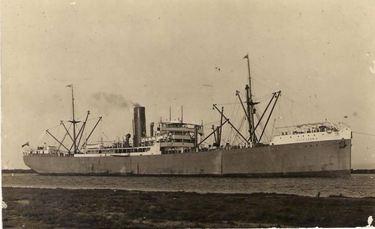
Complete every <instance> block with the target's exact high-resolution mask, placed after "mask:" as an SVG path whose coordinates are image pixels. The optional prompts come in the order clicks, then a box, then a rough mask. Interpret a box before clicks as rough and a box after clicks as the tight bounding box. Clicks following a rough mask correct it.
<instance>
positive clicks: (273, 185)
mask: <svg viewBox="0 0 375 229" xmlns="http://www.w3.org/2000/svg"><path fill="white" fill-rule="evenodd" d="M2 178H3V181H2V182H3V184H2V185H3V187H28V188H66V189H122V190H139V191H185V192H199V193H207V192H210V193H212V192H215V193H254V192H273V193H284V194H297V195H304V196H316V195H317V193H319V192H320V196H329V195H340V194H342V195H344V196H347V197H375V174H366V175H362V174H354V175H352V176H351V178H347V179H343V178H218V177H120V176H117V177H113V176H45V175H37V174H31V173H30V174H3V177H2Z"/></svg>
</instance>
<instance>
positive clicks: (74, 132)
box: [67, 84, 78, 153]
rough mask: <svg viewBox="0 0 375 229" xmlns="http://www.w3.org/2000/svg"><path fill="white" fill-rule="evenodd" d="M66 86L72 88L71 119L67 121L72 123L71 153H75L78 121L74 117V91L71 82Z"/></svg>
mask: <svg viewBox="0 0 375 229" xmlns="http://www.w3.org/2000/svg"><path fill="white" fill-rule="evenodd" d="M67 87H70V88H71V89H72V120H70V121H69V122H71V123H73V153H77V144H76V140H77V136H76V124H77V123H78V121H76V120H75V117H74V91H73V84H69V85H67Z"/></svg>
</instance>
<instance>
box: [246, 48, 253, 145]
mask: <svg viewBox="0 0 375 229" xmlns="http://www.w3.org/2000/svg"><path fill="white" fill-rule="evenodd" d="M244 59H247V70H248V74H249V83H248V84H246V87H245V90H246V105H247V106H246V108H247V122H248V126H249V135H250V142H251V147H252V146H254V145H255V143H256V136H255V131H254V110H255V109H254V105H255V103H254V102H253V95H252V92H251V72H250V60H249V54H247V55H246V56H245V57H244Z"/></svg>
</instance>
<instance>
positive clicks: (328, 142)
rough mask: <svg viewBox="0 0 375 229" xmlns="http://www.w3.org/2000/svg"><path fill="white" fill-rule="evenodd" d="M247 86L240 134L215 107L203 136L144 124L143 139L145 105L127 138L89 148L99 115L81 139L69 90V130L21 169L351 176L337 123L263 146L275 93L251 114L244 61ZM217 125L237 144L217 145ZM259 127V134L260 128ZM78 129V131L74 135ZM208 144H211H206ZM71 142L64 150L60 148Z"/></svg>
mask: <svg viewBox="0 0 375 229" xmlns="http://www.w3.org/2000/svg"><path fill="white" fill-rule="evenodd" d="M244 58H245V59H247V68H248V84H246V87H245V94H246V100H245V101H243V100H242V98H241V95H240V92H239V91H237V92H236V96H237V97H238V100H239V103H240V104H241V107H242V109H243V112H244V116H245V118H246V121H247V126H248V131H247V133H246V134H243V133H242V132H241V131H240V130H239V129H238V128H236V126H235V125H234V124H233V123H232V122H231V120H230V119H229V117H228V116H227V115H226V114H225V113H224V108H223V107H221V109H220V108H219V107H218V105H217V104H214V105H213V109H214V110H216V111H217V112H218V114H219V115H220V122H219V124H218V126H216V127H215V126H213V127H212V131H211V132H210V133H209V134H207V135H205V133H204V131H203V124H199V123H188V122H184V120H183V116H181V118H180V120H178V121H172V120H171V118H170V120H168V121H160V122H158V123H154V122H151V123H150V130H149V134H148V135H147V134H146V112H145V110H146V109H145V107H143V106H135V107H134V113H133V115H134V117H133V136H131V134H127V135H126V136H124V138H123V139H122V140H117V141H113V142H111V143H104V142H99V143H91V142H90V137H91V136H92V133H93V132H94V131H95V128H96V127H97V125H98V123H99V122H100V121H101V119H102V118H101V117H99V118H98V120H97V122H96V123H95V125H94V127H93V128H92V129H91V130H90V131H89V134H88V135H86V136H87V137H85V138H83V136H84V134H83V133H84V131H85V128H87V120H88V116H89V114H90V112H87V115H86V118H85V120H84V121H77V120H76V119H75V114H74V93H73V85H68V86H69V87H70V88H71V92H72V111H73V112H72V120H70V121H69V122H70V123H71V126H72V127H73V128H72V131H70V129H68V128H67V127H66V126H65V124H64V122H61V125H62V126H63V127H64V129H65V131H66V132H65V135H64V137H63V138H62V139H58V138H57V137H56V136H55V135H54V134H53V133H51V132H50V131H49V130H46V133H47V134H48V135H49V136H50V137H51V138H52V139H53V140H54V141H55V142H56V143H57V146H56V145H48V146H47V145H44V146H39V147H37V148H36V149H33V148H31V147H29V146H28V144H27V146H23V154H24V155H23V159H24V162H25V164H26V165H27V166H28V167H30V168H31V169H32V170H34V171H35V172H37V173H39V174H54V175H146V176H162V175H167V176H168V175H169V176H244V177H313V176H318V177H347V176H350V171H351V139H352V132H351V130H350V128H349V127H347V126H346V125H344V124H342V123H338V124H335V123H330V122H327V121H325V122H321V123H306V124H301V125H296V126H290V127H285V128H281V129H280V130H281V131H280V133H278V134H276V135H275V136H273V137H272V139H271V141H270V142H268V143H265V142H264V141H262V138H263V135H264V132H265V129H266V128H267V125H268V123H269V120H270V118H271V116H272V113H273V110H274V108H275V106H276V104H277V101H278V99H279V97H280V95H281V91H277V92H273V93H272V97H271V99H270V101H269V102H268V104H267V106H266V108H265V109H264V111H263V112H262V114H261V115H260V114H257V110H256V106H257V105H258V102H256V101H254V100H253V93H252V90H251V75H250V62H249V58H248V55H246V56H245V57H244ZM224 125H230V126H231V128H232V129H233V130H234V131H235V132H236V134H237V136H238V137H239V138H240V140H241V142H242V143H241V144H230V143H228V142H223V141H222V137H221V136H222V131H223V126H224ZM261 126H262V129H261ZM77 131H78V132H77ZM212 138H213V143H212V144H207V140H208V139H212ZM66 139H70V142H69V144H67V143H65V142H66Z"/></svg>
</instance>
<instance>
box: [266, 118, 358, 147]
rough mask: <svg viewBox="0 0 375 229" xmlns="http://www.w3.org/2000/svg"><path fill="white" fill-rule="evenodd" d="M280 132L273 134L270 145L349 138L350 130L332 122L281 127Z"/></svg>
mask: <svg viewBox="0 0 375 229" xmlns="http://www.w3.org/2000/svg"><path fill="white" fill-rule="evenodd" d="M280 129H281V134H279V135H277V136H274V137H273V138H272V141H271V142H270V144H271V145H282V144H292V143H303V142H318V141H330V140H340V139H351V138H352V131H351V129H350V128H349V127H347V126H345V125H343V124H339V125H334V124H332V123H328V122H324V123H311V124H303V125H298V126H293V127H282V128H280Z"/></svg>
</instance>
